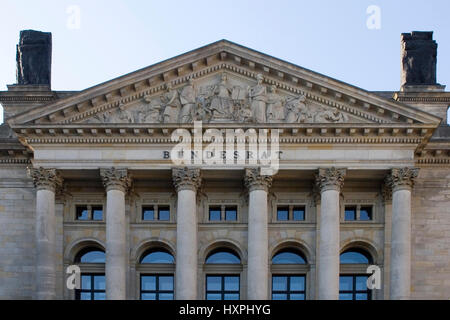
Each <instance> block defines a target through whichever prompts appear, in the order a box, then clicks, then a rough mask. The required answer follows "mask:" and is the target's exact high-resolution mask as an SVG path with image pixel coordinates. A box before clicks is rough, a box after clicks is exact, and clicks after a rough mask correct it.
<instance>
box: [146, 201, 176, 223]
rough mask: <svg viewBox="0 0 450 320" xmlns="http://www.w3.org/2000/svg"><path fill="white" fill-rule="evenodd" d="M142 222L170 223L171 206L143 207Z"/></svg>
mask: <svg viewBox="0 0 450 320" xmlns="http://www.w3.org/2000/svg"><path fill="white" fill-rule="evenodd" d="M141 217H142V221H170V206H166V205H163V206H158V207H157V209H156V206H154V205H146V206H142V216H141Z"/></svg>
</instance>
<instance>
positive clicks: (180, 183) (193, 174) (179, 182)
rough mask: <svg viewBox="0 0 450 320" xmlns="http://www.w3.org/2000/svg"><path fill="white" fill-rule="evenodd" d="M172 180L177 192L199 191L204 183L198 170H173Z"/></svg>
mask: <svg viewBox="0 0 450 320" xmlns="http://www.w3.org/2000/svg"><path fill="white" fill-rule="evenodd" d="M172 179H173V185H174V186H175V189H176V190H177V192H179V191H181V190H186V189H188V190H193V191H197V189H198V188H199V187H200V184H201V183H202V177H201V171H200V169H198V168H188V167H181V168H173V169H172Z"/></svg>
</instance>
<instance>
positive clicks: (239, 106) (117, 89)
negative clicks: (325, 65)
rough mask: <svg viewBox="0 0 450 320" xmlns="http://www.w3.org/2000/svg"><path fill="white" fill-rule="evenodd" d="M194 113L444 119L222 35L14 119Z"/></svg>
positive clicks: (240, 117)
mask: <svg viewBox="0 0 450 320" xmlns="http://www.w3.org/2000/svg"><path fill="white" fill-rule="evenodd" d="M258 79H259V80H258ZM194 120H201V121H204V122H208V123H242V122H244V123H285V124H286V123H288V124H301V123H315V124H320V123H350V124H360V125H364V124H380V125H386V124H437V123H439V122H440V120H441V119H439V118H438V117H436V116H433V115H431V114H428V113H426V112H423V111H420V110H418V109H415V108H412V107H410V106H407V105H404V104H402V103H399V102H396V101H393V100H388V99H384V98H382V97H380V96H377V95H375V94H373V93H370V92H368V91H365V90H363V89H360V88H357V87H354V86H351V85H349V84H346V83H343V82H340V81H338V80H335V79H332V78H329V77H326V76H324V75H321V74H318V73H315V72H312V71H310V70H307V69H304V68H301V67H298V66H296V65H293V64H291V63H287V62H285V61H282V60H278V59H275V58H273V57H270V56H268V55H265V54H262V53H260V52H257V51H254V50H251V49H248V48H245V47H242V46H240V45H237V44H234V43H231V42H229V41H226V40H222V41H218V42H215V43H213V44H210V45H208V46H205V47H202V48H199V49H196V50H194V51H191V52H188V53H185V54H183V55H180V56H177V57H174V58H172V59H169V60H166V61H163V62H161V63H158V64H155V65H153V66H149V67H147V68H144V69H141V70H138V71H136V72H133V73H130V74H128V75H125V76H122V77H119V78H116V79H113V80H111V81H108V82H105V83H103V84H100V85H97V86H95V87H92V88H89V89H86V90H84V91H81V92H78V93H76V94H74V95H72V96H70V97H67V98H64V99H61V100H58V101H56V102H53V103H51V104H48V105H45V106H40V107H37V108H34V109H31V110H29V111H27V112H25V113H22V114H19V115H16V116H14V117H12V118H10V119H8V124H10V125H11V126H12V127H15V126H16V127H17V126H20V125H23V124H28V125H31V124H32V125H56V124H60V125H64V124H82V123H89V124H95V123H98V124H108V123H110V124H115V123H127V124H130V123H136V124H138V123H139V124H161V123H162V124H164V123H167V124H176V123H191V122H193V121H194Z"/></svg>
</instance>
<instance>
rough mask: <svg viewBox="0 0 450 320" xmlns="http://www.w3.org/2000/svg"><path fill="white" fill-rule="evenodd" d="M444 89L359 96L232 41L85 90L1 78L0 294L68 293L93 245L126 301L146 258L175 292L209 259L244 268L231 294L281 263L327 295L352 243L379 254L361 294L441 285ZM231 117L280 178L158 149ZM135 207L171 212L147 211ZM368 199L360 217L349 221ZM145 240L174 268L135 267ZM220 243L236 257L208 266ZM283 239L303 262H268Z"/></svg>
mask: <svg viewBox="0 0 450 320" xmlns="http://www.w3.org/2000/svg"><path fill="white" fill-rule="evenodd" d="M428 36H429V35H428V34H427V37H428ZM431 41H432V40H431ZM415 45H416V44H415ZM419 51H420V50H419ZM425 51H426V50H425ZM414 54H417V53H414ZM406 56H408V55H407V54H406ZM419 58H420V57H419ZM432 58H433V57H432ZM417 61H419V62H420V61H421V59H417ZM427 61H428V60H427ZM433 61H434V62H435V57H434V60H433ZM411 68H412V69H414V63H413V64H410V65H408V68H407V70H405V72H407V73H408V72H414V70H412V69H411ZM421 68H422V69H421V71H420V72H421V73H422V74H423V73H424V72H425V73H426V70H425V69H426V68H425V67H423V66H422V67H421ZM419 78H420V77H419ZM443 87H444V86H441V85H438V84H436V83H432V84H430V83H416V82H414V84H413V85H411V84H410V83H405V84H404V86H403V87H402V88H401V90H400V91H398V92H390V93H386V92H384V93H382V94H381V93H374V92H368V91H364V90H362V89H359V88H356V87H353V86H349V85H347V84H345V83H342V82H339V81H337V80H334V79H330V78H327V77H325V76H323V75H320V74H316V73H314V72H311V71H309V70H305V69H302V68H300V67H297V66H294V65H291V64H289V63H287V62H284V61H279V60H277V59H274V58H272V57H268V56H266V55H264V54H262V53H259V52H255V51H252V50H250V49H248V48H244V47H241V46H239V45H236V44H234V43H231V42H228V41H219V42H216V43H213V44H210V45H208V46H206V47H203V48H200V49H198V50H196V51H195V52H190V53H187V54H184V55H181V56H178V57H176V58H173V59H170V60H167V61H165V62H162V63H161V64H158V65H156V66H152V67H149V68H146V69H143V70H140V71H137V72H135V73H132V74H129V75H127V76H124V77H121V78H118V79H113V80H111V81H109V82H107V83H105V84H102V85H100V86H98V87H94V88H91V89H87V90H85V91H83V92H80V93H77V92H72V93H70V92H54V91H51V90H50V89H49V88H48V87H46V88H44V87H42V86H38V85H36V84H23V83H19V84H17V85H11V86H9V87H8V89H9V90H8V91H4V92H0V102H1V103H2V105H3V107H4V112H5V122H6V123H5V124H4V125H2V126H1V128H0V133H1V137H0V178H1V179H0V240H1V241H0V298H1V299H55V298H56V299H74V298H75V293H74V291H73V290H69V289H68V288H67V287H66V277H67V275H66V273H65V270H66V268H67V267H68V266H69V265H73V264H77V263H78V262H77V257H78V255H79V253H80V252H82V251H83V249H85V248H88V247H92V248H99V249H101V250H104V251H105V253H106V265H97V264H93V265H91V266H83V268H87V269H83V270H85V271H86V270H87V271H86V272H93V273H103V274H105V275H106V298H107V299H139V298H140V275H142V274H145V273H146V272H147V273H148V272H149V270H151V271H152V272H155V273H161V274H172V275H174V278H175V279H174V292H175V297H176V298H177V299H205V298H206V292H205V286H206V284H205V276H206V275H208V274H217V273H224V274H235V275H236V274H237V275H239V276H240V288H239V292H240V298H241V299H270V298H271V294H272V283H271V276H272V275H273V274H278V273H282V274H304V275H305V279H306V288H305V297H306V299H337V298H338V297H339V275H340V274H341V275H345V274H361V273H365V269H364V268H363V267H365V266H346V265H343V264H340V260H339V259H340V258H339V257H340V254H341V253H343V252H345V251H346V250H348V249H358V250H363V251H364V252H366V253H367V254H368V255H369V256H370V258H371V260H372V261H371V264H375V265H377V266H379V267H380V268H381V279H382V286H381V289H380V290H375V291H374V292H373V295H372V298H373V299H449V298H450V268H449V266H450V258H449V257H450V255H449V254H450V251H449V247H450V236H449V234H450V212H449V207H450V206H449V204H450V203H449V202H450V198H449V195H450V191H449V190H450V184H449V182H450V132H449V129H448V126H447V125H446V124H444V121H443V119H444V116H445V115H446V110H447V106H448V105H449V103H450V94H449V93H448V92H446V91H444V88H443ZM386 96H389V98H386ZM411 106H412V107H411ZM197 121H202V123H203V128H200V129H198V128H197V127H195V123H194V122H197ZM236 128H242V129H244V130H248V129H258V130H259V129H265V130H266V131H267V133H268V134H269V137H270V139H269V140H270V142H272V141H277V142H279V151H280V152H279V154H280V158H279V168H277V173H276V174H275V175H273V176H268V175H267V174H266V173H264V172H263V171H262V170H261V166H260V167H258V165H255V164H254V163H250V160H249V158H247V159H245V161H244V163H243V164H239V165H236V164H234V163H233V165H230V166H227V165H226V164H225V163H219V164H217V163H216V164H214V165H209V164H205V163H200V165H198V164H195V163H190V164H188V165H182V166H180V165H178V164H174V163H172V162H171V161H170V158H169V156H170V151H171V150H172V148H173V147H174V142H173V141H172V140H171V137H172V135H173V134H175V133H176V130H177V129H186V132H188V133H192V135H193V139H192V142H193V143H196V142H198V141H199V140H198V136H196V134H205V133H206V130H216V133H217V132H219V133H218V135H220V136H221V137H222V134H223V133H225V131H226V130H231V129H236ZM219 130H222V131H219ZM186 132H185V134H186ZM274 132H276V134H278V136H274V135H272V136H271V135H270V134H272V133H274ZM252 137H254V136H250V137H249V139H252ZM244 139H245V136H244ZM254 141H256V140H254ZM260 142H261V140H260ZM204 145H206V143H205V144H203V143H200V146H201V147H204ZM247 156H248V154H247ZM77 206H85V207H86V208H88V209H86V210H87V211H86V212H88V213H87V214H88V215H92V214H93V212H92V210H93V209H92V208H93V207H99V206H102V208H103V216H102V218H101V219H99V220H94V219H92V220H87V221H82V220H79V219H77ZM230 206H231V207H233V208H236V211H237V217H236V220H235V221H224V220H223V219H222V220H221V221H211V220H210V219H209V209H210V208H211V207H215V208H220V210H221V215H222V217H223V215H224V212H225V208H226V207H230ZM144 207H152V208H153V209H154V210H155V212H157V211H158V209H157V208H161V207H164V208H168V210H169V211H170V215H169V217H168V219H167V220H158V219H156V220H151V221H148V220H147V221H145V220H143V217H142V212H143V208H144ZM280 207H282V208H287V209H286V210H287V211H286V212H289V213H288V215H289V217H292V215H293V211H294V208H295V207H301V208H304V219H302V220H298V221H293V220H292V219H290V220H289V219H287V220H286V221H285V220H281V219H278V218H277V210H278V209H279V208H280ZM347 207H352V208H355V220H354V221H349V220H346V216H345V208H347ZM364 207H370V208H371V210H372V217H371V219H370V220H368V221H364V220H361V219H359V218H360V215H361V208H364ZM150 248H163V249H164V250H165V251H167V252H170V253H171V254H172V255H173V257H174V258H175V265H174V266H173V265H172V266H152V267H148V266H143V265H142V264H141V263H140V259H141V257H142V255H143V254H144V253H145V252H147V251H148V249H150ZM219 248H225V249H227V250H232V251H233V252H235V253H236V254H237V255H238V256H239V258H240V260H241V263H240V264H238V265H231V266H213V265H208V264H206V263H205V261H206V259H207V257H208V256H209V254H210V253H211V252H214V250H216V249H219ZM288 248H290V249H296V250H299V251H300V252H301V253H302V255H303V256H304V258H305V260H306V264H305V265H301V266H298V267H292V266H277V265H274V264H272V257H273V256H274V255H275V254H277V253H278V252H282V251H283V250H284V249H288ZM280 250H281V251H280ZM83 270H82V272H83Z"/></svg>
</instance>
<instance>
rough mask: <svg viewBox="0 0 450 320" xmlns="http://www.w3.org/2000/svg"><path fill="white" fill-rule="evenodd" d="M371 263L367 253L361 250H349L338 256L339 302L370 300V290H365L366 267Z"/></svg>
mask: <svg viewBox="0 0 450 320" xmlns="http://www.w3.org/2000/svg"><path fill="white" fill-rule="evenodd" d="M372 262H373V259H372V256H371V255H370V253H369V252H367V251H366V250H364V249H361V248H350V249H347V250H345V251H344V252H342V253H341V255H340V263H341V274H340V276H339V299H340V300H371V299H372V295H371V290H369V289H368V288H367V283H366V282H367V278H368V276H369V275H368V274H367V273H366V270H367V266H368V265H369V264H371V263H372Z"/></svg>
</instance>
